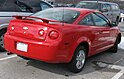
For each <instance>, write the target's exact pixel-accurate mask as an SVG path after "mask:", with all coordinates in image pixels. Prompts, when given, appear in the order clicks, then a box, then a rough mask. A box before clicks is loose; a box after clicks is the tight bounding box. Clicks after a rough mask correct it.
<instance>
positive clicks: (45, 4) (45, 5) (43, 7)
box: [41, 2, 52, 10]
mask: <svg viewBox="0 0 124 79" xmlns="http://www.w3.org/2000/svg"><path fill="white" fill-rule="evenodd" d="M47 8H52V7H51V6H50V5H49V4H47V3H44V2H41V9H42V10H45V9H47Z"/></svg>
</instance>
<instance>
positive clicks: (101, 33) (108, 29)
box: [4, 8, 121, 72]
mask: <svg viewBox="0 0 124 79" xmlns="http://www.w3.org/2000/svg"><path fill="white" fill-rule="evenodd" d="M15 18H16V19H15V20H12V21H11V22H10V24H9V27H8V30H7V33H6V34H5V37H4V42H5V48H6V50H8V51H9V52H12V53H14V54H17V55H18V56H21V57H23V58H31V59H36V60H41V61H44V62H48V63H68V66H69V69H70V70H71V71H72V72H80V71H81V70H82V69H83V67H84V65H85V61H86V58H87V57H89V56H92V55H95V54H98V53H100V52H103V51H105V50H110V51H112V52H117V49H118V44H119V43H120V40H121V33H120V30H119V28H118V27H117V26H115V24H112V23H111V22H110V21H109V20H108V18H107V17H105V16H104V15H103V14H102V13H101V12H98V11H95V10H89V9H79V8H64V9H63V8H53V9H47V10H44V11H41V12H38V13H36V14H34V15H31V16H29V17H26V16H15Z"/></svg>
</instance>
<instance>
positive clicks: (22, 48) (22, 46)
mask: <svg viewBox="0 0 124 79" xmlns="http://www.w3.org/2000/svg"><path fill="white" fill-rule="evenodd" d="M16 46H17V47H16V49H17V50H19V51H23V52H27V51H28V44H25V43H20V42H17V45H16Z"/></svg>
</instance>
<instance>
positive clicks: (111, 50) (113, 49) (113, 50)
mask: <svg viewBox="0 0 124 79" xmlns="http://www.w3.org/2000/svg"><path fill="white" fill-rule="evenodd" d="M118 43H119V37H117V38H116V41H115V44H114V46H113V47H111V48H110V49H109V51H110V52H112V53H117V52H118Z"/></svg>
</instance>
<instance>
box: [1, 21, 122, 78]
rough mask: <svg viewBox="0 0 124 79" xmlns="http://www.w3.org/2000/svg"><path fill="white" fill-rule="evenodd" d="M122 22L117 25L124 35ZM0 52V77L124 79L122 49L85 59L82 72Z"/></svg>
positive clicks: (62, 65) (61, 65)
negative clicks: (72, 71)
mask: <svg viewBox="0 0 124 79" xmlns="http://www.w3.org/2000/svg"><path fill="white" fill-rule="evenodd" d="M123 25H124V24H123V23H121V24H119V27H120V29H121V31H122V34H123V35H124V33H123V32H124V29H123V28H124V26H123ZM6 53H7V52H3V53H0V79H124V50H122V49H119V50H118V53H111V52H103V53H100V54H98V55H95V56H92V57H90V58H88V59H87V62H86V65H85V67H84V69H83V71H82V72H80V73H71V72H69V71H68V69H67V64H49V63H45V62H41V61H36V60H24V59H22V58H20V57H17V56H16V55H9V56H8V55H6Z"/></svg>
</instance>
